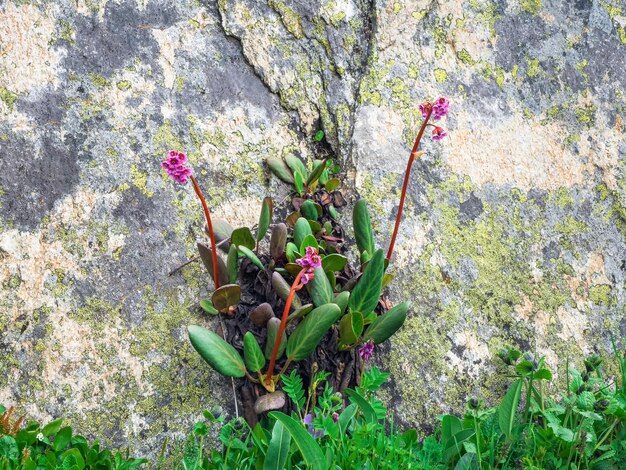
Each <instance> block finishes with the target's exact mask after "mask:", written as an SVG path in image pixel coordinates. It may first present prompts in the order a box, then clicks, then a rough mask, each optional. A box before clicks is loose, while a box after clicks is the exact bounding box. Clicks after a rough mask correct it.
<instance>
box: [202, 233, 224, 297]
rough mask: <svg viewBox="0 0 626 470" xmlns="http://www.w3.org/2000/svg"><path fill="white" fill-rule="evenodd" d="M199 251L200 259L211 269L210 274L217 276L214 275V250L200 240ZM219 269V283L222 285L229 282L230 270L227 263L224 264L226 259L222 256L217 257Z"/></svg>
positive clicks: (208, 269)
mask: <svg viewBox="0 0 626 470" xmlns="http://www.w3.org/2000/svg"><path fill="white" fill-rule="evenodd" d="M197 246H198V253H200V259H201V260H202V263H203V264H204V267H205V268H206V269H207V271H209V274H210V275H211V277H212V278H213V279H215V276H214V275H213V251H212V249H211V248H209V246H208V245H205V244H204V243H202V242H198V244H197ZM217 271H218V273H219V279H218V281H219V283H220V286H221V285H224V284H228V270H227V269H226V265H225V264H224V260H222V258H221V257H220V256H218V257H217Z"/></svg>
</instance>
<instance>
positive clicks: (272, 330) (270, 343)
mask: <svg viewBox="0 0 626 470" xmlns="http://www.w3.org/2000/svg"><path fill="white" fill-rule="evenodd" d="M279 329H280V320H279V319H278V318H276V317H274V318H270V319H269V320H268V322H267V338H266V340H265V358H266V359H267V360H269V359H270V357H271V356H272V350H273V349H274V343H275V342H276V336H277V335H278V330H279ZM285 347H287V334H286V333H284V332H283V337H282V340H281V341H280V346H279V347H278V354H277V355H276V359H277V360H278V359H280V358H281V357H282V355H283V353H284V352H285Z"/></svg>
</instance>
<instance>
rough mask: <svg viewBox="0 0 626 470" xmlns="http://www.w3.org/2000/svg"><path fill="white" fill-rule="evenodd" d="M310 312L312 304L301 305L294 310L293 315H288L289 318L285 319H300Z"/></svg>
mask: <svg viewBox="0 0 626 470" xmlns="http://www.w3.org/2000/svg"><path fill="white" fill-rule="evenodd" d="M311 310H313V304H306V305H303V306H302V307H300V308H297V309H296V310H294V311H293V313H292V314H291V315H289V318H287V321H293V320H296V319H298V318H302V317H304V316H305V315H307V314H308V313H309V312H310V311H311Z"/></svg>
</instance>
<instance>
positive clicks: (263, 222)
mask: <svg viewBox="0 0 626 470" xmlns="http://www.w3.org/2000/svg"><path fill="white" fill-rule="evenodd" d="M272 207H273V203H272V198H271V197H266V198H265V199H263V204H262V205H261V215H260V216H259V228H258V229H257V232H256V240H257V242H260V241H261V240H263V238H265V234H266V233H267V230H268V229H269V228H270V223H271V221H272Z"/></svg>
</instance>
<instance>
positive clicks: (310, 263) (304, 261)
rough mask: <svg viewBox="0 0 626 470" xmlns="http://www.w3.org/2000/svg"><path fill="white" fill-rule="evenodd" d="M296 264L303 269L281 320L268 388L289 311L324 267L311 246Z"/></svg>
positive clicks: (268, 377)
mask: <svg viewBox="0 0 626 470" xmlns="http://www.w3.org/2000/svg"><path fill="white" fill-rule="evenodd" d="M296 263H298V264H299V265H300V266H302V269H301V270H300V272H299V273H298V275H297V276H296V278H295V280H294V281H293V284H292V285H291V290H290V291H289V295H288V296H287V300H286V301H285V309H284V310H283V316H282V318H281V319H280V327H279V328H278V333H277V335H276V338H275V339H274V348H273V349H272V355H271V356H270V365H269V367H268V368H267V374H266V375H265V385H266V386H271V385H272V376H273V375H274V367H276V356H278V349H279V348H280V343H281V340H282V339H283V334H284V333H285V328H286V327H287V318H288V317H289V310H290V309H291V303H292V302H293V298H294V296H295V295H296V292H297V291H299V290H300V289H302V288H303V287H304V285H305V284H307V283H308V282H310V281H311V280H312V279H313V277H314V276H315V268H319V267H320V266H321V265H322V260H321V258H320V256H319V255H318V253H317V250H316V249H315V248H313V247H312V246H309V247H307V249H306V254H305V255H304V256H303V257H302V258H300V259H298V260H296Z"/></svg>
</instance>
